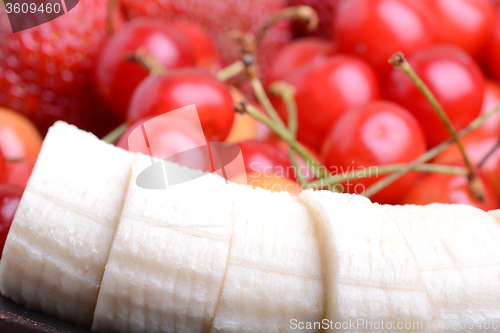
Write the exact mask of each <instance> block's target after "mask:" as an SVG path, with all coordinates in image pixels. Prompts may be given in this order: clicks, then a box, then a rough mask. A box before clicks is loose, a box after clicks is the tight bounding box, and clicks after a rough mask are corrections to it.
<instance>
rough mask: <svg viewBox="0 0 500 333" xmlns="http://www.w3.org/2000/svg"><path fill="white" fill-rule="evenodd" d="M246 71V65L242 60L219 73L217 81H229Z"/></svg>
mask: <svg viewBox="0 0 500 333" xmlns="http://www.w3.org/2000/svg"><path fill="white" fill-rule="evenodd" d="M244 69H245V64H244V63H243V61H241V60H237V61H235V62H233V63H232V64H231V65H229V66H227V67H224V68H222V69H221V70H220V71H219V72H217V79H218V80H219V81H223V82H224V81H227V80H229V79H231V78H233V77H235V76H236V75H238V74H240V73H241V72H242V71H243V70H244Z"/></svg>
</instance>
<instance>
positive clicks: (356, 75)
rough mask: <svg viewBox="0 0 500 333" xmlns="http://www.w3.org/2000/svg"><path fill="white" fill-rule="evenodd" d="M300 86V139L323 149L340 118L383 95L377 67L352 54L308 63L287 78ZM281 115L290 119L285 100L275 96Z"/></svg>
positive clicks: (276, 105)
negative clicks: (322, 61)
mask: <svg viewBox="0 0 500 333" xmlns="http://www.w3.org/2000/svg"><path fill="white" fill-rule="evenodd" d="M283 80H284V81H287V82H289V83H291V84H293V85H294V86H295V88H296V96H295V100H296V102H297V109H298V110H297V111H298V124H299V126H298V131H297V138H298V139H299V141H301V142H304V143H306V144H307V145H309V146H310V147H311V148H312V149H314V150H319V149H320V147H321V144H322V142H323V139H324V138H325V136H326V134H327V133H328V131H329V130H330V129H331V128H332V126H333V125H334V124H335V122H336V121H337V119H338V118H339V117H340V116H341V115H342V114H343V113H344V112H345V111H346V110H348V109H350V108H352V107H355V106H358V105H361V104H364V103H367V102H370V101H373V100H376V99H378V98H379V95H380V92H379V85H378V81H377V77H376V75H375V73H374V72H373V70H372V69H371V68H370V67H369V66H368V65H367V64H365V63H364V62H363V61H361V60H359V59H356V58H354V57H350V56H344V55H334V56H332V57H331V58H330V59H329V60H328V61H326V62H325V63H323V64H320V65H308V66H305V67H303V68H301V69H298V70H296V71H294V72H292V73H290V74H289V75H287V76H286V77H285V78H284V79H283ZM273 104H274V105H275V107H276V109H277V111H278V113H279V114H280V116H281V118H283V119H284V120H285V121H286V119H287V118H288V116H287V110H286V107H285V105H284V104H283V103H282V102H281V100H279V99H277V98H273Z"/></svg>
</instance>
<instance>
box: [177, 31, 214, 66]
mask: <svg viewBox="0 0 500 333" xmlns="http://www.w3.org/2000/svg"><path fill="white" fill-rule="evenodd" d="M175 26H176V27H177V29H178V30H179V31H181V32H182V34H183V35H184V36H185V37H186V38H187V39H188V41H189V44H191V46H192V48H193V51H194V56H195V58H196V66H198V67H201V68H204V69H206V70H208V71H209V72H210V73H213V74H215V73H216V72H217V71H218V70H220V69H221V68H222V61H221V59H220V57H219V54H218V52H217V48H216V47H215V44H214V41H213V40H212V38H211V37H210V35H209V34H208V33H207V32H206V31H205V30H204V29H203V28H201V27H200V26H199V25H196V24H194V23H187V22H186V23H184V22H182V23H181V22H176V23H175Z"/></svg>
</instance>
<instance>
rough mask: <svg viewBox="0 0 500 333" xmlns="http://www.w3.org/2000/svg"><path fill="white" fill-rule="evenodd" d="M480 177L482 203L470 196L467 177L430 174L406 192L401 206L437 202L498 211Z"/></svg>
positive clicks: (493, 196) (487, 183)
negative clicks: (482, 185)
mask: <svg viewBox="0 0 500 333" xmlns="http://www.w3.org/2000/svg"><path fill="white" fill-rule="evenodd" d="M480 177H481V179H482V181H483V183H484V186H485V189H486V195H485V198H484V201H479V200H478V199H476V198H475V197H474V196H473V195H472V193H471V192H470V190H469V185H468V180H467V177H465V176H453V175H446V174H437V173H432V174H428V175H422V177H421V178H419V179H418V181H417V182H415V184H414V185H413V187H411V188H410V189H409V190H408V191H407V192H406V195H405V196H404V197H403V199H402V200H401V204H414V205H428V204H431V203H435V202H439V203H444V204H464V205H470V206H474V207H477V208H480V209H482V210H484V211H489V210H494V209H498V207H499V206H498V200H497V198H496V196H495V192H494V191H493V189H492V187H491V184H490V183H489V182H488V180H487V179H486V178H484V177H483V176H482V175H480Z"/></svg>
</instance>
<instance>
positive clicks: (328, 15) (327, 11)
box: [288, 0, 340, 38]
mask: <svg viewBox="0 0 500 333" xmlns="http://www.w3.org/2000/svg"><path fill="white" fill-rule="evenodd" d="M339 1H340V0H290V2H289V3H288V5H289V6H300V5H306V6H311V7H312V8H314V10H316V13H317V14H318V18H319V25H318V28H317V29H316V30H314V31H308V30H307V29H306V27H305V26H304V25H302V24H300V23H296V24H294V26H293V33H294V36H296V37H303V36H317V37H324V38H330V35H331V34H332V18H333V14H334V11H335V8H336V6H337V3H338V2H339Z"/></svg>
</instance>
